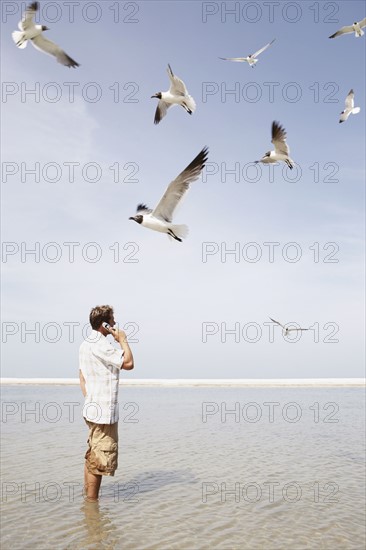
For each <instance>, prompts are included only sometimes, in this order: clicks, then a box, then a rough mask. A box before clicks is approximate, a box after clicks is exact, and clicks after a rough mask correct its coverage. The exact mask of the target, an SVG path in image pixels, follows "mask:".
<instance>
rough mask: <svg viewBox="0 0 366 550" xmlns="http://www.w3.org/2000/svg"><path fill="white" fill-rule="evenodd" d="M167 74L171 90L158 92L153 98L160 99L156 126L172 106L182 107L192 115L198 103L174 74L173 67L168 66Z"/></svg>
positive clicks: (156, 113)
mask: <svg viewBox="0 0 366 550" xmlns="http://www.w3.org/2000/svg"><path fill="white" fill-rule="evenodd" d="M167 72H168V75H169V78H170V88H169V90H168V91H167V92H158V93H156V94H154V95H152V96H151V97H152V98H153V97H156V98H157V99H159V103H158V106H157V108H156V112H155V119H154V124H159V122H160V121H161V119H162V118H164V117H165V115H166V112H167V110H168V109H169V107H171V106H172V105H181V106H182V107H183V108H184V109H185V110H186V111H187V113H189V114H190V115H191V114H192V113H193V112H194V111H195V110H196V103H195V101H194V99H193V97H192V96H190V95H189V93H188V91H187V88H186V85H185V84H184V82H183V80H180V78H178V77H177V76H175V75H174V74H173V71H172V68H171V66H170V65H169V64H168V68H167Z"/></svg>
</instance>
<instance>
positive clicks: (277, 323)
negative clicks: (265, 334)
mask: <svg viewBox="0 0 366 550" xmlns="http://www.w3.org/2000/svg"><path fill="white" fill-rule="evenodd" d="M270 319H271V321H272V322H273V323H276V325H280V327H282V328H285V327H284V326H283V325H281V323H279V322H278V321H275V320H274V319H272V317H270Z"/></svg>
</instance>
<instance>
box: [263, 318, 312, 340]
mask: <svg viewBox="0 0 366 550" xmlns="http://www.w3.org/2000/svg"><path fill="white" fill-rule="evenodd" d="M270 319H271V321H272V322H273V323H276V325H280V327H282V328H283V331H284V332H283V334H284V336H287V335H288V333H289V332H290V331H293V330H297V331H298V330H309V329H308V328H286V327H285V326H284V325H282V323H279V322H278V321H275V320H274V319H272V317H270Z"/></svg>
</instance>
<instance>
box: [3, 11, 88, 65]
mask: <svg viewBox="0 0 366 550" xmlns="http://www.w3.org/2000/svg"><path fill="white" fill-rule="evenodd" d="M38 10H39V2H32V4H30V5H29V6H28V7H27V9H26V11H25V12H24V13H23V17H22V20H21V21H19V23H18V28H19V29H20V30H19V31H14V32H13V33H12V37H13V40H14V42H15V44H16V45H17V46H18V48H21V49H23V48H25V47H26V45H27V42H28V40H31V43H32V44H33V46H34V47H35V48H36V49H37V50H39V51H41V52H43V53H47V54H49V55H53V56H54V57H56V59H57V61H58V62H59V63H61V64H62V65H65V66H66V67H74V68H75V67H79V63H77V62H76V61H74V60H73V59H71V57H69V56H68V55H67V54H66V53H65V52H64V51H63V50H61V48H60V47H59V46H57V44H55V43H54V42H51V40H47V38H44V36H43V34H42V32H43V31H48V30H49V28H48V27H46V26H45V25H35V24H34V21H33V18H34V15H35V13H36V12H37V11H38Z"/></svg>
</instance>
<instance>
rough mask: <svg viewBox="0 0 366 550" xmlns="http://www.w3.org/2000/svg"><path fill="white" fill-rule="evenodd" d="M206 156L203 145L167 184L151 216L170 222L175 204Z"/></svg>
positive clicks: (197, 173)
mask: <svg viewBox="0 0 366 550" xmlns="http://www.w3.org/2000/svg"><path fill="white" fill-rule="evenodd" d="M207 156H208V148H207V147H204V148H203V149H202V151H201V152H200V153H198V155H197V156H196V158H195V159H194V160H192V162H191V164H189V165H188V166H187V168H186V169H185V170H183V172H181V173H180V174H179V176H177V177H176V178H175V180H173V181H172V182H171V183H170V184H169V185H168V188H167V190H166V191H165V193H164V195H163V196H162V198H161V199H160V201H159V203H158V205H157V206H156V208H155V209H154V211H153V213H152V215H153V216H155V217H156V218H160V219H161V220H164V221H166V222H168V223H171V221H172V218H173V212H174V210H175V208H176V206H177V204H178V203H179V201H180V200H181V198H182V197H183V195H184V193H185V192H186V191H187V190H188V189H189V186H190V184H191V183H192V182H194V181H195V180H196V179H197V178H198V177H199V175H200V173H201V171H202V169H203V167H204V165H205V162H206V161H207Z"/></svg>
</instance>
